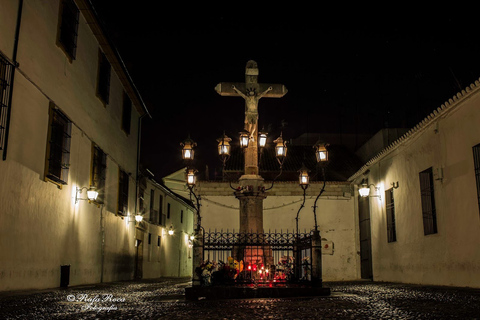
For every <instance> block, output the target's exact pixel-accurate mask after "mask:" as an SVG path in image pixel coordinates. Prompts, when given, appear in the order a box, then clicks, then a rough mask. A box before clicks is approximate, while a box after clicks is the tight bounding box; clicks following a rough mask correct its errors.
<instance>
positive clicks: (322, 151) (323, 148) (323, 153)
mask: <svg viewBox="0 0 480 320" xmlns="http://www.w3.org/2000/svg"><path fill="white" fill-rule="evenodd" d="M313 147H314V148H315V156H316V157H317V162H326V161H328V150H327V147H328V144H325V143H323V142H320V141H318V142H317V143H316V144H315V145H314V146H313Z"/></svg>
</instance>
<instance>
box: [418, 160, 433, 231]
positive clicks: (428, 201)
mask: <svg viewBox="0 0 480 320" xmlns="http://www.w3.org/2000/svg"><path fill="white" fill-rule="evenodd" d="M419 176H420V195H421V201H422V216H423V233H424V234H425V235H428V234H433V233H437V212H436V209H435V197H434V189H433V171H432V168H428V169H427V170H424V171H422V172H420V174H419Z"/></svg>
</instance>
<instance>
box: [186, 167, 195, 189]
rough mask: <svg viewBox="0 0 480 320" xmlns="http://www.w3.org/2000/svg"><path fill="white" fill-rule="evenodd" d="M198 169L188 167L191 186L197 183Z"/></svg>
mask: <svg viewBox="0 0 480 320" xmlns="http://www.w3.org/2000/svg"><path fill="white" fill-rule="evenodd" d="M195 173H196V170H195V169H188V171H187V185H188V186H189V187H192V186H194V185H195V183H196V180H197V179H196V177H195Z"/></svg>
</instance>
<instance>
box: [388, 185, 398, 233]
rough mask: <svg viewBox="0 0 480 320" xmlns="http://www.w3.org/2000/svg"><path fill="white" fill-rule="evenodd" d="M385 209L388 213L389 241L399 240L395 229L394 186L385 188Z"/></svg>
mask: <svg viewBox="0 0 480 320" xmlns="http://www.w3.org/2000/svg"><path fill="white" fill-rule="evenodd" d="M385 211H386V213H387V238H388V242H395V241H397V232H396V230H395V202H394V199H393V188H391V189H388V190H385Z"/></svg>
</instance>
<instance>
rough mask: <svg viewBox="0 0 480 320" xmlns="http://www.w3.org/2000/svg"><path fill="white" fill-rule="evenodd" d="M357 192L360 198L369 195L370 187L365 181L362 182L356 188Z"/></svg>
mask: <svg viewBox="0 0 480 320" xmlns="http://www.w3.org/2000/svg"><path fill="white" fill-rule="evenodd" d="M358 193H359V194H360V197H362V198H365V197H368V196H369V195H370V187H369V186H368V185H367V184H366V183H365V182H363V183H362V186H361V187H360V188H358Z"/></svg>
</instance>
